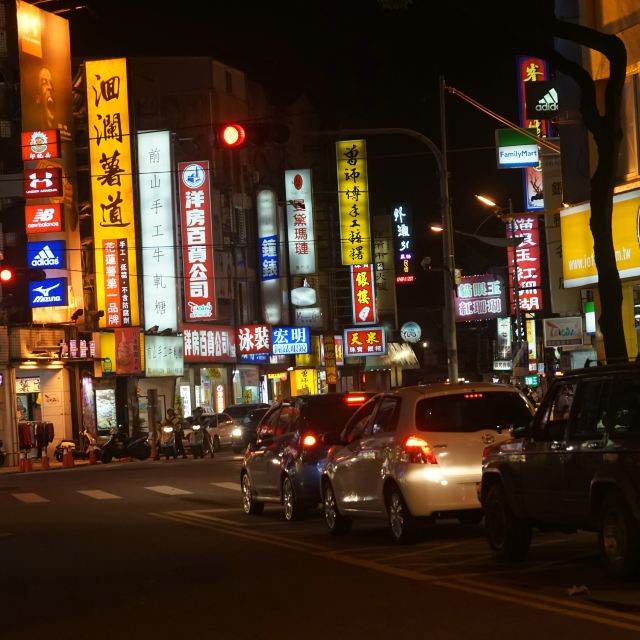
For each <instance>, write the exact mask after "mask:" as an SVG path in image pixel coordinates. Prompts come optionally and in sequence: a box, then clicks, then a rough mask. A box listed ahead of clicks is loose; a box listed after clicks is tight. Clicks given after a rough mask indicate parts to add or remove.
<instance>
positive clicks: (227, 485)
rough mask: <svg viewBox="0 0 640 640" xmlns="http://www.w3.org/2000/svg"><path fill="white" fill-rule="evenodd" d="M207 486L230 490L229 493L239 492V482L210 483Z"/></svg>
mask: <svg viewBox="0 0 640 640" xmlns="http://www.w3.org/2000/svg"><path fill="white" fill-rule="evenodd" d="M209 484H211V485H213V486H214V487H220V488H221V489H230V490H231V491H240V483H239V482H210V483H209Z"/></svg>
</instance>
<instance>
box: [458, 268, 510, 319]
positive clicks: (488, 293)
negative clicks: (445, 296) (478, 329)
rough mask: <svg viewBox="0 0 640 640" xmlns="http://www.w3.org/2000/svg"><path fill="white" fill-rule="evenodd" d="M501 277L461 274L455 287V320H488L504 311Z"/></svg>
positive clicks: (503, 292)
mask: <svg viewBox="0 0 640 640" xmlns="http://www.w3.org/2000/svg"><path fill="white" fill-rule="evenodd" d="M504 294H505V291H504V283H503V282H502V278H498V277H497V276H494V275H491V274H483V275H478V276H462V277H461V278H460V284H459V285H458V287H457V289H456V321H457V322H467V321H469V320H490V319H492V318H497V317H499V316H501V315H503V314H504V313H506V305H505V296H504Z"/></svg>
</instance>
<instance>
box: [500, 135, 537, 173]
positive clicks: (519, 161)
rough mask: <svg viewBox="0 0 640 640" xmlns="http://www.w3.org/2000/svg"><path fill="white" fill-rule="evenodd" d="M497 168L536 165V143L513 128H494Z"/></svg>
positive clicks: (517, 167)
mask: <svg viewBox="0 0 640 640" xmlns="http://www.w3.org/2000/svg"><path fill="white" fill-rule="evenodd" d="M496 155H497V160H498V169H519V168H521V167H537V166H538V144H537V142H536V141H535V140H533V139H531V138H529V137H527V136H526V135H525V134H524V133H520V131H515V130H514V129H496Z"/></svg>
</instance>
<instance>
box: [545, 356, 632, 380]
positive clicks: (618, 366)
mask: <svg viewBox="0 0 640 640" xmlns="http://www.w3.org/2000/svg"><path fill="white" fill-rule="evenodd" d="M625 372H627V373H629V372H630V373H638V374H640V362H639V361H635V360H634V361H631V362H618V363H612V364H598V366H595V367H586V368H583V369H573V370H572V371H567V372H566V373H563V374H562V375H560V376H555V377H554V378H553V380H554V381H558V380H567V379H574V378H582V377H586V376H589V377H591V376H603V375H608V374H611V373H625Z"/></svg>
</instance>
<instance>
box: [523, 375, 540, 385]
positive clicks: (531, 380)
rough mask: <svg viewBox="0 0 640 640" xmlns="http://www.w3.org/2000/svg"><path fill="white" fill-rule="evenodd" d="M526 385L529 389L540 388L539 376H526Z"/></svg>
mask: <svg viewBox="0 0 640 640" xmlns="http://www.w3.org/2000/svg"><path fill="white" fill-rule="evenodd" d="M524 383H525V384H526V385H527V387H537V386H538V384H539V383H538V376H525V377H524Z"/></svg>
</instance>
